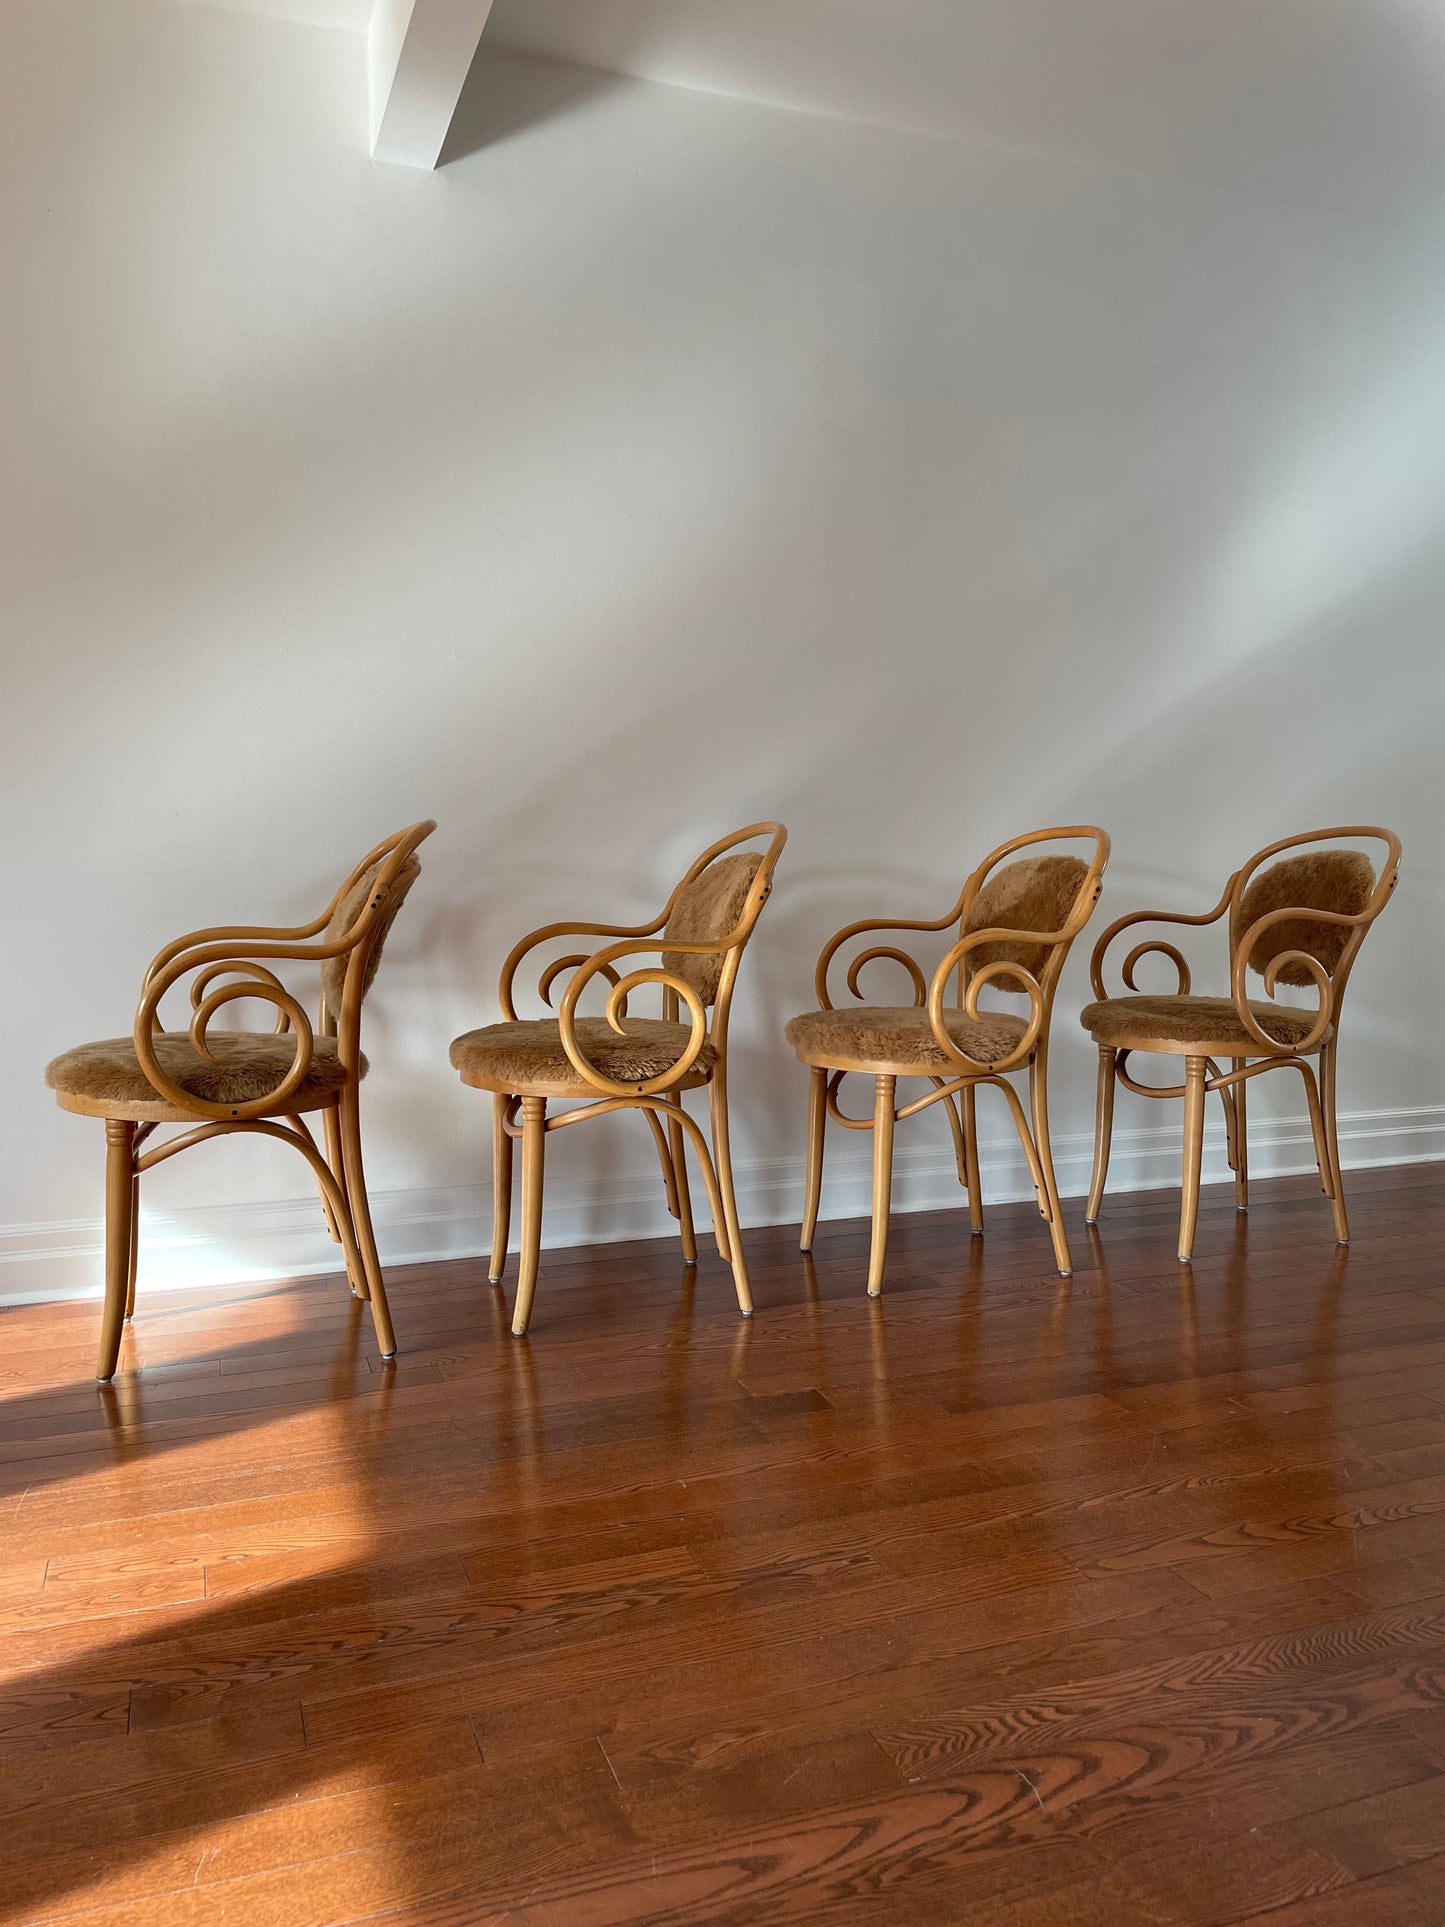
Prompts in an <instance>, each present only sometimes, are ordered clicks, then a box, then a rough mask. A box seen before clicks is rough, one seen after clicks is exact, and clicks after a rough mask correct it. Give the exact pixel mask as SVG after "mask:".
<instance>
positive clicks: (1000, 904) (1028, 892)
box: [963, 856, 1089, 990]
mask: <svg viewBox="0 0 1445 1927" xmlns="http://www.w3.org/2000/svg"><path fill="white" fill-rule="evenodd" d="M1088 873H1089V866H1088V864H1087V863H1085V862H1084V861H1083V859H1082V858H1081V857H1077V856H1027V857H1023V858H1021V859H1020V860H1019V861H1018V862H1017V863H1009V864H1006V865H1005V866H1004V868H1003V869H1002V870H996V871H995V872H994V874H993V875H992V876H991V877H989V878H988V879H987V881H986V882H985V883H984V886H983V888H982V889H981V890H980V891H979V893H978V895H977V896H976V897H975V898H974V900H973V902H972V904H971V905H970V906H969V909H968V914H967V915H966V916H965V918H964V920H963V933H964V935H965V936H969V935H971V934H972V932H973V931H975V930H994V929H997V930H1044V931H1049V930H1062V929H1063V927H1064V925H1065V924H1066V923H1067V922H1068V920H1069V915H1070V913H1071V911H1072V910H1073V907H1074V903H1075V900H1076V899H1077V897H1078V894H1079V888H1080V886H1081V885H1082V883H1083V881H1084V878H1085V877H1086V876H1087V875H1088ZM1052 947H1053V946H1052V945H1048V944H1038V943H989V944H984V945H983V946H982V947H981V948H980V949H978V950H973V951H970V952H969V957H968V962H969V968H970V970H981V969H982V968H983V966H984V965H985V964H991V963H1016V964H1022V965H1023V967H1024V969H1025V970H1028V971H1030V972H1032V974H1033V975H1034V976H1037V975H1038V973H1039V972H1040V971H1041V970H1042V969H1043V967H1044V965H1045V964H1046V963H1047V962H1048V959H1049V952H1050V950H1051V949H1052ZM991 981H992V982H994V983H995V984H997V985H998V987H999V988H1000V989H1001V990H1007V989H1008V988H1009V986H1010V981H1012V982H1013V983H1014V984H1015V985H1017V987H1018V988H1019V989H1020V990H1022V988H1023V984H1022V982H1021V981H1020V980H1019V979H1018V978H1014V979H1012V980H1010V979H1009V978H1006V977H1004V978H999V977H995V978H993V979H992V980H991Z"/></svg>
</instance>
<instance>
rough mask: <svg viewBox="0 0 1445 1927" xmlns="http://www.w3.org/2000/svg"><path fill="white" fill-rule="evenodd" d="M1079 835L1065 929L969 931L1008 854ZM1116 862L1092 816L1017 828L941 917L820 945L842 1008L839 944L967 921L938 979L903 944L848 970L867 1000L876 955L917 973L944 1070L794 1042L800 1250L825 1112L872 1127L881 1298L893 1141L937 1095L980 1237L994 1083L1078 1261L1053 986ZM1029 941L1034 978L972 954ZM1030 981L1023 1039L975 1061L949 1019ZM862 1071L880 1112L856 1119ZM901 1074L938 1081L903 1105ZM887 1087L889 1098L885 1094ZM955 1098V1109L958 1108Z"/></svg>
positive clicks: (1050, 1216) (931, 1044) (821, 991)
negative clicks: (981, 1122)
mask: <svg viewBox="0 0 1445 1927" xmlns="http://www.w3.org/2000/svg"><path fill="white" fill-rule="evenodd" d="M1067 842H1082V843H1086V844H1089V845H1092V849H1091V852H1090V855H1089V859H1088V861H1087V863H1086V865H1085V869H1084V875H1083V878H1082V881H1081V882H1080V884H1079V888H1078V890H1077V892H1076V894H1075V896H1074V900H1073V903H1072V905H1071V907H1070V910H1069V914H1068V915H1067V917H1066V918H1065V919H1064V921H1063V923H1062V925H1061V926H1060V928H1059V929H1057V930H1013V929H1002V928H988V929H980V930H969V929H968V928H967V922H968V915H969V911H970V909H971V908H972V906H973V904H974V901H975V900H976V898H977V897H978V895H979V892H980V891H981V890H982V889H983V887H984V885H985V884H986V883H987V882H988V880H989V878H990V877H991V876H992V875H993V874H994V873H995V872H996V871H997V870H998V869H999V868H1000V867H1001V866H1002V865H1003V864H1004V863H1006V862H1007V861H1008V860H1009V859H1010V858H1012V857H1016V856H1017V855H1018V854H1019V852H1020V851H1025V850H1032V849H1033V848H1034V846H1036V845H1038V844H1041V843H1067ZM1108 860H1109V838H1108V836H1107V835H1106V834H1105V832H1104V831H1103V830H1101V829H1098V828H1096V827H1095V826H1094V825H1092V824H1071V825H1068V826H1065V827H1062V828H1054V829H1045V830H1031V831H1029V832H1028V833H1027V834H1026V835H1023V836H1018V837H1014V838H1013V839H1012V840H1011V841H1010V842H1008V843H1004V844H1001V845H1000V846H999V848H998V849H996V850H993V851H991V852H990V854H989V855H988V856H987V857H985V858H984V860H983V862H982V863H981V864H980V865H979V866H978V868H977V869H976V870H975V871H974V872H973V874H972V875H971V876H970V877H969V879H968V881H967V882H966V883H965V884H964V886H963V890H962V892H961V893H960V895H959V897H958V900H957V901H956V902H955V903H954V904H953V905H952V906H951V907H950V908H949V909H948V910H947V911H945V912H944V914H943V915H942V916H941V917H935V918H932V919H907V918H905V919H898V920H893V919H888V920H872V919H864V920H862V921H860V922H857V923H850V924H848V925H846V926H845V927H844V928H843V929H842V930H840V931H838V933H837V934H836V936H834V937H831V938H830V939H829V941H828V942H827V943H826V944H825V945H824V946H823V949H822V952H821V954H820V955H819V958H818V964H817V969H816V971H815V973H814V988H815V990H816V992H817V998H818V1008H819V1009H820V1010H832V1009H834V1008H835V1006H834V1004H833V1001H832V994H831V991H830V987H829V975H830V971H831V968H832V965H833V962H834V959H835V958H836V957H837V956H838V954H839V952H840V951H842V950H843V949H844V947H845V946H846V945H848V944H850V943H852V942H853V941H854V940H855V939H857V938H860V937H871V936H873V935H874V934H875V933H877V932H880V931H923V932H926V931H940V930H946V929H948V928H949V927H950V926H951V925H954V924H956V925H957V926H958V930H959V937H958V941H957V942H956V943H954V944H953V945H952V947H951V948H950V949H949V950H948V952H947V953H946V955H945V956H944V958H943V960H942V961H941V962H940V963H939V964H938V965H937V966H936V967H935V969H934V971H933V974H932V976H931V977H928V976H926V975H925V973H924V969H923V966H922V965H921V964H920V963H919V961H918V959H917V958H916V957H915V956H913V955H912V953H911V952H910V951H907V950H905V949H903V948H901V947H900V946H899V945H897V944H892V943H888V944H870V945H869V947H868V948H866V949H865V950H863V951H861V952H859V953H858V954H857V955H855V956H854V957H853V959H852V962H851V963H850V964H849V965H848V967H847V970H846V972H845V979H844V981H845V983H846V985H847V988H848V990H849V991H850V992H851V993H852V994H853V995H854V996H855V997H856V998H858V999H860V1000H861V999H862V996H863V992H862V990H861V989H860V987H859V980H860V976H861V973H862V971H863V969H864V967H865V966H866V965H868V964H871V963H875V962H878V961H882V960H887V961H890V962H893V963H896V964H899V965H901V966H902V968H903V969H904V971H905V972H906V973H907V975H908V979H909V982H910V984H911V986H912V990H913V1008H914V1009H926V1010H927V1012H928V1020H929V1027H928V1030H927V1031H924V1032H921V1033H920V1036H921V1037H922V1038H923V1039H925V1040H926V1048H927V1049H928V1050H929V1051H930V1052H931V1051H933V1050H935V1049H936V1050H939V1051H941V1052H942V1053H943V1055H944V1057H945V1058H946V1059H947V1066H946V1071H945V1072H944V1073H942V1074H941V1073H940V1072H939V1071H938V1070H937V1068H935V1066H936V1058H934V1060H933V1062H932V1063H928V1062H924V1061H922V1060H921V1058H918V1057H905V1058H897V1059H888V1058H882V1059H879V1058H862V1057H856V1056H850V1055H849V1054H848V1053H847V1052H846V1051H841V1050H832V1049H830V1050H828V1051H826V1052H824V1051H822V1050H818V1051H812V1050H810V1049H808V1048H807V1047H805V1046H804V1045H803V1044H799V1045H798V1046H797V1056H798V1058H799V1061H800V1062H802V1063H805V1064H807V1065H808V1066H809V1075H810V1082H809V1091H810V1097H809V1114H808V1115H809V1123H808V1133H809V1138H808V1195H807V1199H806V1202H805V1207H804V1218H803V1234H802V1241H801V1242H802V1248H803V1250H805V1251H806V1250H808V1249H809V1248H810V1247H811V1245H812V1242H813V1238H814V1236H815V1234H816V1229H817V1191H818V1188H819V1185H820V1182H821V1175H822V1164H823V1125H824V1121H825V1119H826V1117H832V1119H833V1121H834V1122H835V1123H836V1124H838V1125H840V1126H841V1127H842V1128H843V1129H845V1130H871V1131H872V1132H873V1133H874V1144H873V1233H872V1244H871V1255H870V1259H869V1266H868V1294H869V1296H870V1297H875V1298H876V1297H877V1296H878V1295H879V1293H880V1292H881V1291H882V1288H883V1277H884V1271H885V1268H886V1255H887V1248H888V1224H887V1218H888V1211H889V1203H890V1197H891V1188H892V1186H891V1173H892V1161H893V1138H894V1127H895V1125H896V1124H897V1123H898V1122H899V1121H900V1120H902V1119H904V1118H909V1117H913V1116H915V1115H916V1114H917V1113H918V1112H919V1111H922V1110H926V1109H927V1108H928V1107H929V1106H930V1105H932V1104H936V1103H942V1104H944V1105H945V1106H946V1107H947V1109H948V1113H949V1121H950V1127H951V1128H952V1130H953V1132H954V1141H955V1155H956V1157H957V1159H958V1164H959V1176H960V1179H961V1181H962V1182H963V1184H964V1185H965V1187H966V1189H967V1193H968V1212H969V1227H970V1230H971V1232H972V1233H973V1234H974V1235H975V1236H979V1235H982V1232H983V1201H982V1197H981V1195H980V1185H979V1161H978V1121H977V1094H978V1090H979V1087H980V1086H981V1085H991V1086H992V1087H993V1088H994V1089H996V1090H998V1091H1000V1092H1002V1093H1003V1095H1004V1098H1005V1100H1006V1102H1007V1104H1008V1107H1009V1114H1010V1116H1011V1117H1012V1119H1013V1121H1014V1126H1015V1129H1016V1130H1017V1131H1018V1134H1019V1141H1020V1144H1021V1145H1022V1147H1023V1151H1024V1155H1025V1157H1026V1158H1027V1159H1028V1163H1029V1170H1030V1172H1031V1174H1032V1176H1033V1180H1034V1185H1035V1189H1036V1191H1037V1194H1038V1204H1039V1212H1040V1215H1041V1216H1042V1217H1043V1219H1044V1221H1045V1222H1046V1224H1047V1225H1048V1227H1049V1234H1050V1237H1051V1239H1052V1242H1053V1248H1054V1261H1055V1263H1056V1265H1057V1267H1058V1270H1059V1272H1060V1275H1061V1276H1063V1277H1067V1276H1068V1275H1069V1273H1070V1271H1071V1269H1072V1259H1071V1257H1070V1253H1069V1241H1068V1235H1067V1232H1066V1231H1065V1228H1064V1216H1063V1209H1062V1206H1061V1204H1060V1201H1059V1193H1058V1184H1057V1182H1056V1180H1055V1177H1054V1164H1053V1155H1052V1151H1051V1148H1050V1145H1049V1135H1048V1131H1049V1124H1048V1038H1049V1027H1050V1023H1051V1020H1052V1016H1053V1005H1054V995H1055V992H1056V990H1057V987H1058V981H1059V973H1060V972H1061V970H1062V969H1063V966H1064V960H1065V958H1066V957H1067V956H1068V953H1069V949H1070V946H1071V945H1072V943H1073V941H1074V938H1075V937H1076V936H1077V935H1078V933H1079V932H1080V930H1082V929H1083V927H1084V925H1085V924H1086V923H1087V922H1088V920H1089V918H1090V916H1091V915H1092V913H1093V909H1094V905H1095V904H1096V903H1097V902H1098V900H1099V892H1100V890H1101V889H1102V887H1103V875H1104V868H1105V866H1106V864H1107V863H1108ZM1009 943H1012V944H1025V945H1030V946H1036V947H1038V948H1039V949H1041V950H1043V951H1044V952H1045V953H1046V954H1045V959H1044V962H1043V963H1042V965H1041V966H1040V967H1039V969H1038V972H1037V975H1036V974H1035V973H1034V972H1032V971H1030V970H1028V969H1027V968H1025V966H1024V965H1023V964H1021V963H1001V962H997V961H994V962H979V961H976V960H975V953H977V952H980V951H984V952H986V951H987V950H988V949H989V948H990V947H991V946H995V945H998V944H1009ZM991 984H992V985H1001V986H1002V987H1004V988H1010V989H1011V988H1015V987H1018V988H1020V989H1021V991H1022V994H1025V995H1026V996H1027V997H1028V1001H1029V1018H1028V1021H1027V1024H1026V1025H1025V1028H1024V1033H1023V1035H1022V1036H1021V1037H1020V1038H1019V1040H1018V1042H1017V1044H1016V1045H1015V1046H1014V1047H1013V1049H1012V1050H1011V1051H1010V1052H1009V1053H1008V1055H1007V1056H1005V1057H1003V1058H1002V1059H1000V1060H999V1061H998V1062H996V1063H983V1062H981V1061H979V1060H976V1059H973V1058H970V1057H969V1056H967V1055H966V1053H965V1052H964V1051H963V1050H962V1048H961V1047H960V1046H959V1044H958V1043H957V1042H956V1041H955V1039H954V1037H953V1035H952V1034H951V1033H950V1031H949V1029H948V1027H947V1023H946V1016H947V1014H948V1013H950V1012H957V1011H960V1010H961V1011H963V1012H964V1013H965V1015H966V1016H968V1017H970V1018H974V1019H977V1018H978V1017H979V1016H980V1015H981V1014H983V1013H982V1012H981V1007H980V1003H979V998H980V995H981V993H982V992H983V991H984V990H985V989H986V988H987V987H988V986H989V985H991ZM1019 1070H1026V1071H1027V1072H1028V1078H1029V1098H1030V1109H1031V1112H1032V1123H1030V1121H1029V1119H1028V1118H1026V1117H1025V1115H1024V1111H1023V1107H1022V1105H1021V1104H1020V1102H1019V1099H1018V1094H1017V1092H1016V1091H1015V1090H1014V1088H1013V1086H1012V1085H1011V1084H1010V1083H1009V1082H1008V1081H1007V1079H1008V1074H1009V1073H1010V1072H1013V1071H1019ZM853 1073H864V1074H868V1075H871V1076H872V1077H873V1078H874V1079H875V1086H874V1090H875V1101H874V1108H873V1113H872V1115H871V1116H870V1117H867V1118H853V1117H849V1116H848V1115H847V1114H846V1113H845V1112H844V1111H843V1110H842V1109H841V1107H840V1105H839V1103H838V1090H839V1087H840V1086H841V1084H842V1082H843V1079H844V1078H845V1077H847V1076H849V1075H851V1074H853ZM900 1077H914V1078H924V1079H926V1080H927V1082H928V1083H929V1085H930V1086H931V1088H930V1089H929V1091H928V1092H927V1093H926V1094H925V1095H924V1096H923V1097H920V1098H917V1099H914V1100H913V1101H911V1102H910V1103H908V1104H905V1105H903V1106H902V1107H901V1108H900V1107H899V1106H898V1104H897V1098H896V1080H897V1079H898V1078H900ZM885 1087H886V1090H887V1093H888V1095H887V1098H886V1100H885ZM820 1091H821V1092H822V1094H823V1103H822V1111H823V1117H822V1118H820V1117H819V1115H818V1104H817V1096H816V1094H817V1093H818V1092H820ZM955 1107H957V1108H955Z"/></svg>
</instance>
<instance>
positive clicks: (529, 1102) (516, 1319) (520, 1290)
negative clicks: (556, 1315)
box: [512, 1097, 547, 1338]
mask: <svg viewBox="0 0 1445 1927" xmlns="http://www.w3.org/2000/svg"><path fill="white" fill-rule="evenodd" d="M546 1151H547V1100H546V1098H545V1097H524V1098H523V1099H522V1268H521V1274H520V1276H519V1277H518V1279H517V1302H516V1305H515V1306H514V1308H513V1311H512V1332H513V1334H514V1336H515V1337H517V1338H521V1337H523V1336H525V1334H526V1330H527V1326H528V1324H529V1323H530V1322H531V1317H532V1300H533V1298H535V1297H536V1295H537V1266H538V1265H539V1263H540V1262H541V1256H542V1172H543V1166H544V1164H545V1161H546Z"/></svg>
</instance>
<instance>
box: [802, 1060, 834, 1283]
mask: <svg viewBox="0 0 1445 1927" xmlns="http://www.w3.org/2000/svg"><path fill="white" fill-rule="evenodd" d="M827 1128H828V1073H827V1071H825V1070H824V1069H823V1067H822V1065H820V1064H818V1065H814V1066H813V1068H812V1069H811V1070H810V1071H809V1072H808V1175H807V1184H806V1196H805V1197H804V1199H803V1231H802V1236H801V1237H800V1239H799V1240H798V1245H799V1249H800V1250H802V1251H811V1250H812V1249H813V1239H814V1238H815V1237H816V1236H817V1232H818V1204H819V1201H820V1200H821V1198H822V1195H823V1138H824V1134H825V1133H826V1131H827Z"/></svg>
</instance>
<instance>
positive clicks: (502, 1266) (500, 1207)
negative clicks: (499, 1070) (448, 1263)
mask: <svg viewBox="0 0 1445 1927" xmlns="http://www.w3.org/2000/svg"><path fill="white" fill-rule="evenodd" d="M511 1109H512V1100H511V1098H509V1097H504V1096H503V1095H502V1094H501V1093H500V1092H498V1093H497V1095H496V1096H495V1097H493V1099H492V1262H491V1264H490V1265H489V1266H488V1267H487V1276H488V1278H489V1280H490V1281H491V1283H492V1284H494V1285H499V1284H501V1282H502V1273H503V1272H504V1271H505V1270H506V1268H507V1236H508V1233H509V1231H510V1229H511V1221H512V1138H511V1133H510V1131H509V1130H508V1128H507V1127H508V1125H509V1124H510V1123H511V1117H510V1112H511Z"/></svg>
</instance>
